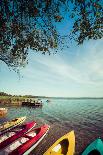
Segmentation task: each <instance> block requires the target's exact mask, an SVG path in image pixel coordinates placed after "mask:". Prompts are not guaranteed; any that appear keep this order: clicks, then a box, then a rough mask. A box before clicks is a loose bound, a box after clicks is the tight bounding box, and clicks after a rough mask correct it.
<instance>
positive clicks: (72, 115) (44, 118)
mask: <svg viewBox="0 0 103 155" xmlns="http://www.w3.org/2000/svg"><path fill="white" fill-rule="evenodd" d="M42 101H43V107H42V108H30V107H8V114H7V116H6V117H5V118H0V123H2V122H4V121H7V120H11V119H13V118H15V117H19V116H27V121H29V120H36V121H37V122H39V123H38V124H39V125H40V123H42V124H44V123H48V124H50V125H51V128H52V129H53V128H54V130H53V132H52V131H49V132H52V136H53V137H54V139H53V137H51V135H50V133H49V139H50V137H51V139H53V140H51V141H50V144H48V145H47V146H45V144H43V143H42V145H43V147H45V148H43V149H41V150H43V151H45V150H46V148H48V147H49V145H51V144H52V143H53V142H54V141H55V140H57V138H59V137H60V136H62V135H63V134H66V133H67V132H69V131H71V130H74V131H75V135H76V154H79V153H80V152H81V151H82V150H83V149H84V147H85V146H87V145H88V144H89V143H90V142H91V141H92V140H94V139H95V138H98V137H101V138H102V139H103V99H55V98H51V101H50V102H48V103H47V102H46V99H42ZM58 126H59V127H58ZM55 128H57V131H58V136H57V135H56V133H55V132H56V131H55ZM59 132H60V133H59ZM55 137H56V138H55ZM46 139H47V137H46ZM41 147H42V146H40V147H39V150H40V148H41ZM36 151H37V152H38V155H41V154H39V151H38V149H36ZM36 155H37V153H36Z"/></svg>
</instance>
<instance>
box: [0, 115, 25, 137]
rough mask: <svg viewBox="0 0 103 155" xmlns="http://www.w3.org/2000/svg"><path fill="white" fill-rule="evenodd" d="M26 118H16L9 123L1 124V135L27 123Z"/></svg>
mask: <svg viewBox="0 0 103 155" xmlns="http://www.w3.org/2000/svg"><path fill="white" fill-rule="evenodd" d="M25 119H26V117H19V118H15V119H13V120H11V121H9V122H5V123H3V124H0V135H1V134H3V133H5V132H6V131H8V130H10V129H12V128H14V127H16V126H17V125H20V124H22V123H23V122H24V121H25Z"/></svg>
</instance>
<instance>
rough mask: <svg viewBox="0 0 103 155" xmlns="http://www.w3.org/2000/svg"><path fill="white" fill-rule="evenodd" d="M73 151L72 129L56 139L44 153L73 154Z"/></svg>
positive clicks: (55, 154) (73, 138)
mask: <svg viewBox="0 0 103 155" xmlns="http://www.w3.org/2000/svg"><path fill="white" fill-rule="evenodd" d="M74 153H75V135H74V131H71V132H69V133H68V134H66V135H64V136H63V137H61V138H60V139H58V140H57V141H56V142H55V143H54V144H53V145H52V146H51V147H50V148H49V149H48V150H47V151H46V152H45V153H44V155H73V154H74Z"/></svg>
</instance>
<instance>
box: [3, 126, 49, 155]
mask: <svg viewBox="0 0 103 155" xmlns="http://www.w3.org/2000/svg"><path fill="white" fill-rule="evenodd" d="M49 128H50V127H49V126H48V125H43V126H41V127H40V128H36V129H32V130H31V131H30V132H28V133H26V134H24V135H22V136H21V137H20V138H19V139H17V140H16V141H15V142H14V143H12V144H10V145H9V146H7V147H6V148H5V149H4V150H3V151H2V152H1V153H2V154H6V155H28V154H29V153H30V152H31V151H32V150H33V149H34V148H35V147H36V146H37V145H38V144H39V143H40V141H41V140H42V139H43V138H44V136H45V135H46V134H47V132H48V130H49Z"/></svg>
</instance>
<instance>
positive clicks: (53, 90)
mask: <svg viewBox="0 0 103 155" xmlns="http://www.w3.org/2000/svg"><path fill="white" fill-rule="evenodd" d="M28 60H29V64H28V65H27V66H26V67H25V68H23V69H21V71H20V72H21V78H20V79H19V78H18V75H17V74H16V73H15V72H14V71H12V70H11V71H10V70H9V69H8V67H7V66H6V65H5V64H4V63H2V62H0V91H4V92H7V93H10V94H17V95H24V94H31V95H41V96H58V97H61V96H62V97H103V40H96V41H88V42H85V43H84V45H81V46H71V47H70V48H68V49H65V50H64V51H60V52H58V53H57V54H55V55H50V56H49V55H42V54H40V53H35V52H34V51H30V54H29V57H28Z"/></svg>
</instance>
